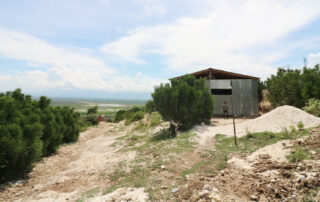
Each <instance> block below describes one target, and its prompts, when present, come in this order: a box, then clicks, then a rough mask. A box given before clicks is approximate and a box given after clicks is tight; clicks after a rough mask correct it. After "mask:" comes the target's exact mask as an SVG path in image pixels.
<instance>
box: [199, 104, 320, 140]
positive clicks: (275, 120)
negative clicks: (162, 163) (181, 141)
mask: <svg viewBox="0 0 320 202" xmlns="http://www.w3.org/2000/svg"><path fill="white" fill-rule="evenodd" d="M300 121H301V122H302V123H303V124H304V127H305V128H310V127H315V126H317V125H319V124H320V118H318V117H315V116H313V115H311V114H308V113H307V112H305V111H303V110H301V109H298V108H296V107H292V106H288V105H285V106H281V107H278V108H276V109H274V110H272V111H271V112H269V113H266V114H264V115H262V116H260V117H258V118H255V119H251V120H248V121H244V122H241V123H238V124H236V131H237V136H238V137H242V136H244V135H246V134H247V133H248V132H252V133H254V132H263V131H270V132H281V131H282V130H283V129H284V128H287V129H288V128H289V127H290V126H294V127H296V126H297V123H298V122H300ZM195 130H196V132H197V133H198V134H199V142H200V144H203V143H205V142H206V141H207V139H208V138H212V137H213V136H214V135H216V134H225V135H227V136H233V135H234V132H233V125H232V124H229V125H225V126H216V127H215V126H204V125H202V126H197V127H195Z"/></svg>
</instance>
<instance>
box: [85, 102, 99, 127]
mask: <svg viewBox="0 0 320 202" xmlns="http://www.w3.org/2000/svg"><path fill="white" fill-rule="evenodd" d="M97 111H98V106H97V105H96V106H94V107H90V108H89V109H88V112H87V121H89V122H90V123H91V124H92V125H97V124H98V118H97Z"/></svg>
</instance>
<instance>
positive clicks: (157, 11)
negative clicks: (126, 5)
mask: <svg viewBox="0 0 320 202" xmlns="http://www.w3.org/2000/svg"><path fill="white" fill-rule="evenodd" d="M134 1H135V2H137V3H139V4H140V5H141V6H142V7H143V10H144V13H145V14H146V15H147V16H160V15H164V14H166V13H167V8H166V6H165V5H164V3H163V0H162V1H161V0H134Z"/></svg>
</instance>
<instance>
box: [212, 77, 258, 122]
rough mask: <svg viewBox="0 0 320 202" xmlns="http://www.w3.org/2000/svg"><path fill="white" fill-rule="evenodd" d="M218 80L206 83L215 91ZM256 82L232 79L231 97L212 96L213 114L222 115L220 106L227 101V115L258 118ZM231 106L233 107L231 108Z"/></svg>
mask: <svg viewBox="0 0 320 202" xmlns="http://www.w3.org/2000/svg"><path fill="white" fill-rule="evenodd" d="M217 81H218V80H211V81H207V85H209V86H210V92H211V89H215V87H214V84H215V83H218V82H217ZM257 82H258V81H257V80H251V79H232V80H231V83H232V95H213V97H214V105H215V108H214V114H216V115H222V114H223V110H222V106H223V104H224V101H227V103H228V106H229V114H232V115H233V114H235V115H237V116H258V115H259V105H258V83H257ZM232 104H233V107H232Z"/></svg>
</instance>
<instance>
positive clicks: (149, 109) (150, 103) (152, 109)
mask: <svg viewBox="0 0 320 202" xmlns="http://www.w3.org/2000/svg"><path fill="white" fill-rule="evenodd" d="M155 107H156V106H155V104H154V102H153V101H152V100H149V101H148V102H147V103H146V104H145V111H146V112H147V113H149V114H151V113H152V112H155V111H156V108H155Z"/></svg>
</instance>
